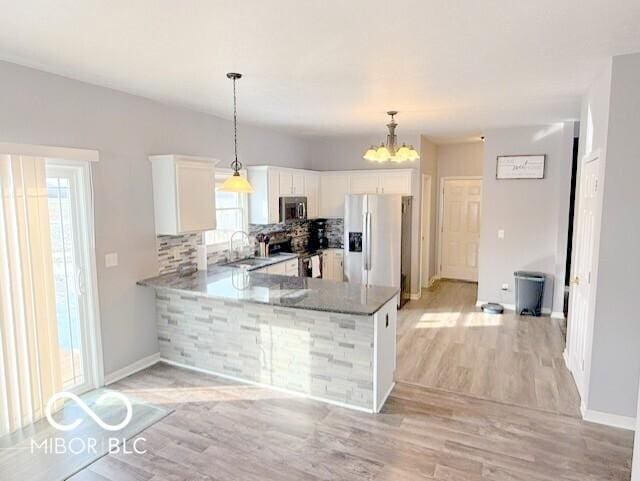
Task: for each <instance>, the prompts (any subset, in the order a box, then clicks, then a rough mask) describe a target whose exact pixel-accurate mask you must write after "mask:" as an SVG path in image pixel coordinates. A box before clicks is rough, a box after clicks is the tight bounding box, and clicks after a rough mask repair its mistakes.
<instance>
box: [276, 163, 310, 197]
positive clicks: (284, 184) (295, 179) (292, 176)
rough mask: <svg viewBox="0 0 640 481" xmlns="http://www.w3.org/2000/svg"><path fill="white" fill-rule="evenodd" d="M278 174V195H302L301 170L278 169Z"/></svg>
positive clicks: (302, 177) (302, 176)
mask: <svg viewBox="0 0 640 481" xmlns="http://www.w3.org/2000/svg"><path fill="white" fill-rule="evenodd" d="M274 170H275V169H274ZM278 170H279V169H278ZM279 176H280V181H279V185H280V197H287V196H295V197H300V196H304V173H303V172H299V171H293V170H279Z"/></svg>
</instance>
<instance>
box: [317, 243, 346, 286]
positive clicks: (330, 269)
mask: <svg viewBox="0 0 640 481" xmlns="http://www.w3.org/2000/svg"><path fill="white" fill-rule="evenodd" d="M322 278H323V279H328V280H330V281H341V282H342V281H344V251H343V250H342V249H325V250H323V251H322Z"/></svg>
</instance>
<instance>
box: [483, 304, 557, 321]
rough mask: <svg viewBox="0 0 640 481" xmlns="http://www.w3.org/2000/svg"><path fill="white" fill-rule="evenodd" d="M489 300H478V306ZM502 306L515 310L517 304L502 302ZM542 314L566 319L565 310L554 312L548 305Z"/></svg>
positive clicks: (508, 309)
mask: <svg viewBox="0 0 640 481" xmlns="http://www.w3.org/2000/svg"><path fill="white" fill-rule="evenodd" d="M487 302H488V301H476V307H481V306H482V304H487ZM498 304H502V303H501V302H499V303H498ZM502 307H504V308H505V310H507V311H515V310H516V305H515V304H502ZM542 314H543V315H545V316H551V317H554V318H556V319H564V313H563V312H555V311H554V312H552V311H551V309H550V308H548V307H543V308H542Z"/></svg>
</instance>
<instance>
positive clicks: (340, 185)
mask: <svg viewBox="0 0 640 481" xmlns="http://www.w3.org/2000/svg"><path fill="white" fill-rule="evenodd" d="M348 193H349V173H348V172H331V173H322V174H321V175H320V212H319V216H320V217H327V218H338V217H339V218H342V217H344V196H345V195H346V194H348Z"/></svg>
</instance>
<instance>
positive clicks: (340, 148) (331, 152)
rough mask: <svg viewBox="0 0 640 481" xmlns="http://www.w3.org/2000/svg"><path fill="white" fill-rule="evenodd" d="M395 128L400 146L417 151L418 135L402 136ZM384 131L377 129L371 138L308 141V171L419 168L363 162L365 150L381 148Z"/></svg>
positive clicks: (412, 164)
mask: <svg viewBox="0 0 640 481" xmlns="http://www.w3.org/2000/svg"><path fill="white" fill-rule="evenodd" d="M401 127H402V125H400V127H398V132H397V133H398V137H399V139H400V143H402V142H406V143H407V145H409V144H413V146H414V147H415V149H416V150H418V149H420V137H419V136H418V135H408V134H407V135H404V134H402V130H401ZM386 132H387V128H386V127H385V126H384V124H383V123H381V125H380V133H377V134H372V135H344V136H335V137H310V138H309V139H308V140H309V157H310V162H311V167H312V168H313V169H315V170H352V169H353V170H358V169H393V168H399V169H407V168H415V169H418V170H419V168H420V162H419V161H416V162H405V163H402V164H396V163H394V162H385V163H383V164H379V163H377V162H371V161H369V160H365V159H363V158H362V155H363V154H364V152H365V150H367V148H368V147H369V146H370V145H380V142H381V141H383V140H386V138H387V136H386V135H387V134H386Z"/></svg>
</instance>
